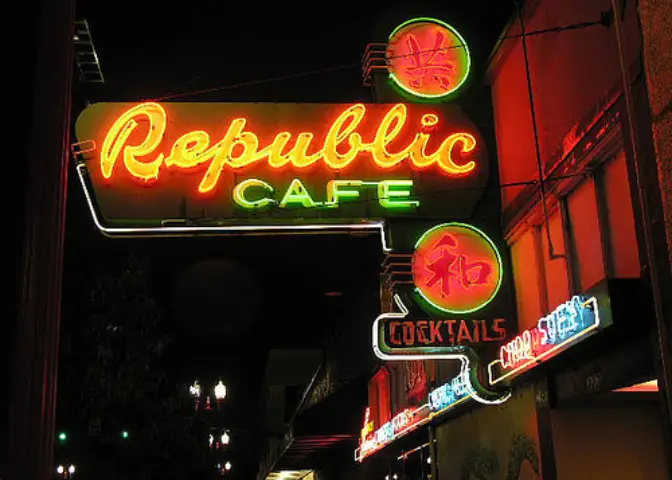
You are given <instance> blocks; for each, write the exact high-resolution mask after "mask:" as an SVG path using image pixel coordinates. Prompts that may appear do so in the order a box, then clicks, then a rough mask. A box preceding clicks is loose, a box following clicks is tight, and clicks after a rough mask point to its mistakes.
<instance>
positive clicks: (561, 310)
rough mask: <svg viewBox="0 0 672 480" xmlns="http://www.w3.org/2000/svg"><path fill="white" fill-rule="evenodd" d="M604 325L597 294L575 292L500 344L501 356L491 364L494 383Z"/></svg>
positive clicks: (489, 373)
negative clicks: (588, 294)
mask: <svg viewBox="0 0 672 480" xmlns="http://www.w3.org/2000/svg"><path fill="white" fill-rule="evenodd" d="M600 326H601V324H600V312H599V306H598V302H597V298H596V297H590V298H587V297H585V296H581V295H575V296H574V297H572V299H571V300H570V301H568V302H565V303H563V304H562V305H560V306H558V307H557V308H556V309H555V310H553V311H552V312H551V313H550V314H548V315H547V316H545V317H542V318H540V319H539V321H538V322H537V325H536V326H535V327H533V328H531V329H528V330H525V331H524V332H522V333H520V334H519V335H517V336H516V337H515V338H513V339H512V340H511V341H509V342H508V343H506V344H505V345H502V346H501V347H500V349H499V358H498V359H496V360H494V361H493V362H492V363H490V365H488V375H489V377H490V379H489V380H490V383H491V384H495V383H498V382H500V381H502V380H504V379H506V378H509V377H512V376H514V375H516V374H519V373H522V372H524V371H526V370H528V369H529V368H531V367H533V366H534V365H536V364H537V363H540V362H542V361H544V360H546V359H548V358H551V357H552V356H553V355H554V354H556V353H557V352H559V351H561V350H562V349H563V348H565V347H567V346H569V345H570V344H572V343H574V342H576V341H578V340H579V339H580V338H582V337H584V336H585V335H588V334H590V333H591V332H593V331H594V330H596V329H597V328H599V327H600Z"/></svg>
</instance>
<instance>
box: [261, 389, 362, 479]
mask: <svg viewBox="0 0 672 480" xmlns="http://www.w3.org/2000/svg"><path fill="white" fill-rule="evenodd" d="M367 402H368V396H367V381H366V379H365V378H360V379H356V380H352V381H350V382H348V383H347V384H346V385H345V386H343V387H341V388H340V389H339V390H337V391H336V392H334V393H333V394H332V395H330V396H329V397H327V398H326V399H324V400H323V401H321V402H319V403H317V404H315V405H313V406H312V407H310V408H308V409H307V410H305V411H303V412H302V413H300V414H299V415H298V416H297V418H296V419H295V421H294V425H292V437H291V440H290V443H289V445H288V447H287V448H286V449H285V451H284V452H283V454H282V455H281V456H280V459H279V460H278V461H277V462H276V464H275V466H274V468H273V470H274V471H276V472H277V471H281V470H312V469H321V468H323V469H328V468H329V467H330V466H332V465H341V466H342V465H343V462H347V463H353V462H354V458H353V452H354V450H355V448H357V442H358V441H359V432H360V429H361V422H362V415H363V412H364V409H365V408H366V405H367Z"/></svg>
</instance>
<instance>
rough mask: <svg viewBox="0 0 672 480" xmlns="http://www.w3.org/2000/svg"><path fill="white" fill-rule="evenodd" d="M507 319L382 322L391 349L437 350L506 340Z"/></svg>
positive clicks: (386, 344)
mask: <svg viewBox="0 0 672 480" xmlns="http://www.w3.org/2000/svg"><path fill="white" fill-rule="evenodd" d="M505 324H506V320H504V319H503V318H496V319H494V320H492V321H487V320H465V319H443V320H439V319H427V318H425V319H410V320H407V319H405V320H403V321H402V320H399V319H385V320H383V321H382V322H381V324H380V327H381V329H382V338H383V339H384V345H385V346H386V347H387V348H388V349H389V350H390V351H394V350H395V349H400V350H405V349H411V350H413V351H419V350H418V349H432V350H434V349H437V348H452V347H456V346H467V345H478V344H481V343H490V342H497V341H502V340H504V339H505V338H506V325H505Z"/></svg>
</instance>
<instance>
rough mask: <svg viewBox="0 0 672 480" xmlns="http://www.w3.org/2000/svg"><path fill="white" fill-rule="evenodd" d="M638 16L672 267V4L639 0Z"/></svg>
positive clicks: (665, 1) (652, 0) (661, 0)
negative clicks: (671, 53) (671, 32)
mask: <svg viewBox="0 0 672 480" xmlns="http://www.w3.org/2000/svg"><path fill="white" fill-rule="evenodd" d="M639 14H640V22H641V28H642V37H643V56H644V69H645V75H646V83H647V87H648V92H649V103H650V105H651V116H652V120H653V139H654V147H655V150H656V157H657V164H658V178H659V181H660V188H661V193H662V195H663V211H664V213H665V224H666V225H667V228H666V231H667V244H668V252H669V261H670V265H671V266H672V108H670V106H671V105H672V55H670V52H671V51H672V35H670V31H672V3H670V2H669V1H667V0H640V1H639Z"/></svg>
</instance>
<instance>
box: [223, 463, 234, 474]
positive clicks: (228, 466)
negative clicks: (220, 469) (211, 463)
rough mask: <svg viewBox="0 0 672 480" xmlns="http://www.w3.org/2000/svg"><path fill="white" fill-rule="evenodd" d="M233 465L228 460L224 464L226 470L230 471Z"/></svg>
mask: <svg viewBox="0 0 672 480" xmlns="http://www.w3.org/2000/svg"><path fill="white" fill-rule="evenodd" d="M232 466H233V465H231V462H226V463H225V464H224V470H226V471H227V472H228V471H229V470H231V467H232Z"/></svg>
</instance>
